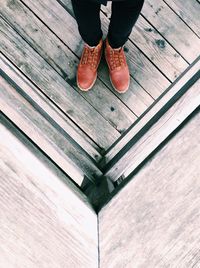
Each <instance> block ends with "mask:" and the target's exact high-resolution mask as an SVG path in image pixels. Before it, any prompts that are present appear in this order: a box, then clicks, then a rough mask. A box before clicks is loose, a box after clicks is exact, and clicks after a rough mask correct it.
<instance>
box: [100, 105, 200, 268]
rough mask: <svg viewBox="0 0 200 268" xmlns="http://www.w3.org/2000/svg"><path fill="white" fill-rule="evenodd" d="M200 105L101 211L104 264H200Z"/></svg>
mask: <svg viewBox="0 0 200 268" xmlns="http://www.w3.org/2000/svg"><path fill="white" fill-rule="evenodd" d="M199 132H200V110H199V112H198V113H195V115H194V116H193V117H192V119H190V120H189V121H188V122H187V124H186V125H184V127H183V128H182V129H181V130H180V131H179V132H178V133H177V134H176V135H174V136H173V138H172V139H170V140H169V141H168V142H167V144H166V145H165V146H164V147H163V148H162V149H161V150H160V151H159V152H157V153H156V155H155V156H154V157H153V158H151V160H150V161H148V162H147V163H146V165H145V166H143V168H142V169H141V170H140V171H139V172H138V173H137V174H136V175H135V176H134V177H132V180H131V181H129V183H128V184H127V185H126V186H125V187H124V188H123V189H121V191H119V192H118V194H117V195H116V196H115V197H114V198H113V199H112V200H111V201H110V203H108V204H107V205H106V206H105V207H104V208H103V209H102V210H101V211H100V213H99V234H100V237H99V241H100V267H101V268H107V267H123V268H131V267H149V268H155V267H187V268H192V267H199V264H200V251H199V245H200V235H199V231H200V229H199V225H200V213H199V207H200V196H199V191H200V180H199V178H200V168H199V163H200V154H199V152H200V135H199Z"/></svg>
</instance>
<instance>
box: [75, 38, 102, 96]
mask: <svg viewBox="0 0 200 268" xmlns="http://www.w3.org/2000/svg"><path fill="white" fill-rule="evenodd" d="M102 48H103V41H102V39H101V40H100V42H99V44H98V45H97V46H96V47H93V48H92V47H89V46H88V45H87V44H85V46H84V48H83V52H82V56H81V59H80V62H79V65H78V70H77V85H78V87H79V88H80V89H81V90H82V91H88V90H89V89H91V88H92V87H93V85H94V83H95V81H96V79H97V68H98V66H99V63H100V60H101V55H102Z"/></svg>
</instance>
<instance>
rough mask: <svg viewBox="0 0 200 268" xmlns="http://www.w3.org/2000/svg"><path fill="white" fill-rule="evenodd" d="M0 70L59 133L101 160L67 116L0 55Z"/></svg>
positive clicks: (99, 155) (94, 157) (98, 151)
mask: <svg viewBox="0 0 200 268" xmlns="http://www.w3.org/2000/svg"><path fill="white" fill-rule="evenodd" d="M0 69H1V71H3V72H4V73H5V74H6V75H7V76H8V77H9V79H11V80H12V81H13V82H14V83H15V84H16V85H17V86H19V87H20V88H22V89H23V92H24V95H26V96H28V97H29V99H30V100H31V102H34V103H37V105H38V109H40V110H42V111H43V112H45V114H47V115H48V116H49V117H50V119H49V120H51V121H54V122H56V125H57V128H58V125H59V129H60V131H61V132H63V131H64V133H66V135H67V136H70V137H72V138H73V140H74V141H75V143H77V144H79V146H80V147H81V148H82V149H83V150H85V151H86V152H87V153H88V154H89V156H90V157H91V158H93V159H94V160H96V161H98V159H100V158H101V154H100V148H99V147H98V146H97V145H96V144H95V143H94V142H93V141H92V140H91V139H90V138H89V137H88V136H87V135H86V134H85V133H84V132H83V131H81V129H80V128H78V127H77V126H76V125H75V124H74V123H73V122H72V121H71V120H70V119H69V118H68V117H67V116H63V113H62V112H61V111H60V110H59V109H58V108H57V107H56V106H55V105H53V103H52V102H51V101H50V100H49V99H48V98H47V97H46V96H45V95H43V94H42V93H41V92H40V91H39V90H38V89H37V88H36V87H35V86H34V84H33V83H31V82H30V81H29V80H28V79H27V78H26V77H25V76H24V75H23V74H22V73H21V72H20V71H19V70H18V69H17V68H16V67H15V66H14V65H12V64H11V63H10V62H9V61H8V60H7V59H6V58H5V57H4V56H3V55H1V54H0Z"/></svg>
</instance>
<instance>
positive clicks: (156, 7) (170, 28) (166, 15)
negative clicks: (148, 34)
mask: <svg viewBox="0 0 200 268" xmlns="http://www.w3.org/2000/svg"><path fill="white" fill-rule="evenodd" d="M142 14H143V15H144V16H145V17H146V18H147V20H148V21H150V22H151V24H152V25H153V26H154V27H155V28H156V29H157V30H158V31H159V32H160V33H161V34H162V35H163V36H164V37H165V38H166V39H167V40H168V41H169V42H170V44H171V45H172V46H173V47H174V48H175V49H176V50H177V51H178V52H179V53H180V54H181V55H182V56H183V57H184V58H185V59H186V60H187V61H188V62H189V63H192V62H193V61H194V60H195V59H196V58H197V57H198V56H199V54H200V39H199V38H198V37H197V36H196V35H195V34H194V33H193V32H192V31H191V29H190V28H189V27H188V26H187V25H186V24H185V23H184V22H183V21H182V20H181V19H180V18H179V17H178V16H177V15H176V14H175V13H174V12H173V10H171V9H170V8H169V7H168V6H167V5H166V4H165V2H164V1H162V0H151V1H149V0H146V1H145V4H144V7H143V9H142Z"/></svg>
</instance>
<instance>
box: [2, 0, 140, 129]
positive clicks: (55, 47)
mask: <svg viewBox="0 0 200 268" xmlns="http://www.w3.org/2000/svg"><path fill="white" fill-rule="evenodd" d="M4 3H5V4H4V5H3V8H2V9H1V13H2V14H3V16H4V17H5V18H6V20H7V21H9V22H10V24H11V25H12V27H14V28H15V29H16V30H17V31H18V32H19V33H20V34H21V35H22V36H23V38H24V39H26V40H27V41H28V42H29V44H30V45H31V46H32V47H33V48H34V49H35V50H36V51H37V52H38V53H39V54H40V55H41V56H42V57H43V58H44V59H45V60H46V61H48V62H49V63H50V64H51V66H52V67H53V68H54V69H55V70H56V71H57V72H59V73H60V75H61V76H62V77H63V78H64V79H65V80H66V81H68V82H69V83H70V85H72V86H73V87H74V88H75V89H76V90H77V91H78V92H79V93H80V94H81V95H82V96H83V97H84V98H85V99H86V100H87V101H88V102H89V103H90V104H91V105H92V106H93V107H94V108H95V109H96V110H97V111H98V112H99V113H100V114H101V115H102V116H103V117H104V118H105V119H106V120H108V121H109V122H110V123H111V124H112V125H113V126H115V128H117V130H119V131H120V132H122V130H123V129H126V128H128V127H129V126H130V125H131V124H132V123H133V122H134V121H135V120H136V119H137V117H136V116H135V115H134V114H133V113H132V112H131V111H130V110H129V109H128V108H127V107H126V106H125V105H124V104H123V103H122V102H121V101H120V100H119V99H118V98H117V97H116V96H115V95H113V94H112V92H111V91H110V90H108V88H107V87H105V85H104V84H103V83H102V82H101V81H100V80H98V81H97V83H96V84H95V90H90V91H89V92H87V93H85V92H83V91H80V90H78V88H77V86H76V83H75V73H76V69H75V68H76V67H77V57H76V56H75V55H74V54H73V53H72V52H71V51H70V50H69V48H67V46H65V45H64V44H63V43H62V42H61V41H60V40H59V39H58V37H56V36H55V35H54V34H53V33H52V32H51V31H50V30H49V29H48V28H47V27H46V26H45V25H44V24H43V23H42V22H41V21H40V20H39V19H38V18H37V17H36V16H34V14H33V13H32V12H31V11H30V10H29V9H28V8H27V7H26V6H24V5H22V3H21V2H20V1H19V0H14V1H12V8H11V5H8V3H9V0H7V1H4ZM44 35H45V42H44V41H43V36H44ZM63 56H64V57H63ZM64 59H66V60H64ZM75 62H76V64H74V63H75ZM66 66H67V69H66ZM72 81H74V82H73V83H72ZM102 99H103V100H104V101H102ZM111 107H112V109H111Z"/></svg>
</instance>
